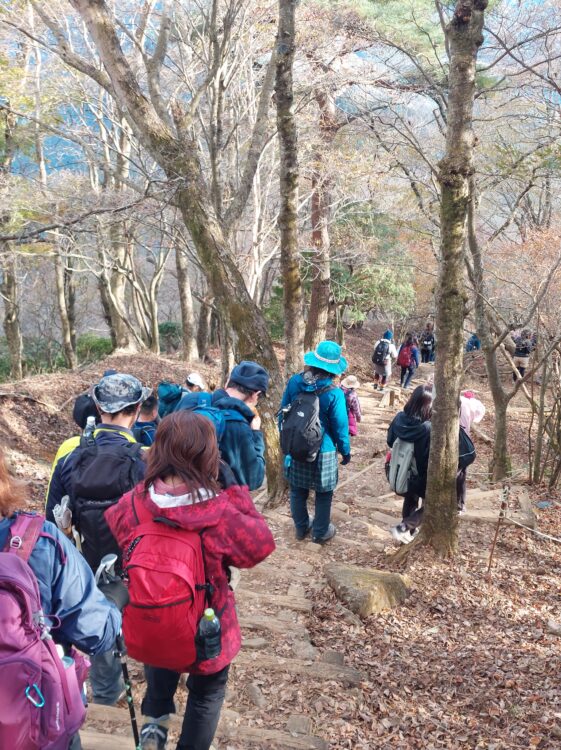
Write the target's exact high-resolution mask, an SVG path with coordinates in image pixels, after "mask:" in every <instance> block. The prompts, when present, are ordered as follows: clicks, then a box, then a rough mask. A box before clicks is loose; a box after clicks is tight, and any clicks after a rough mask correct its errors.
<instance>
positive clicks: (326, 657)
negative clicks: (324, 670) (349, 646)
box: [321, 651, 345, 667]
mask: <svg viewBox="0 0 561 750" xmlns="http://www.w3.org/2000/svg"><path fill="white" fill-rule="evenodd" d="M321 661H323V662H325V663H326V664H337V665H339V666H341V667H342V666H343V665H344V664H345V654H342V653H341V652H340V651H324V652H323V654H322V655H321Z"/></svg>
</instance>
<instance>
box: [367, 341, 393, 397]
mask: <svg viewBox="0 0 561 750" xmlns="http://www.w3.org/2000/svg"><path fill="white" fill-rule="evenodd" d="M392 339H393V333H392V332H391V331H390V330H387V331H386V332H385V333H384V335H383V336H382V338H381V339H379V340H378V341H377V342H376V343H375V344H374V352H373V353H372V363H373V365H374V390H378V387H379V388H380V390H381V391H383V390H384V387H385V385H386V383H387V380H388V378H389V377H390V376H391V374H392V357H393V359H396V358H397V351H396V348H395V345H394V343H393V341H392Z"/></svg>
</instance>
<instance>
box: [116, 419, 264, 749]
mask: <svg viewBox="0 0 561 750" xmlns="http://www.w3.org/2000/svg"><path fill="white" fill-rule="evenodd" d="M218 462H219V453H218V446H217V443H216V434H215V431H214V428H213V426H212V424H211V423H210V422H209V420H207V419H205V418H203V417H202V416H200V415H198V414H194V413H192V412H190V411H188V410H183V411H179V412H174V413H173V414H171V415H169V416H167V417H165V418H164V419H163V420H162V422H161V424H160V425H159V427H158V431H157V433H156V439H155V441H154V445H153V446H152V448H151V449H150V451H149V452H148V456H147V468H146V477H145V480H144V482H142V483H141V484H139V485H138V486H137V487H135V489H134V490H133V491H132V492H129V493H127V494H126V495H125V496H124V497H123V498H122V499H121V500H120V502H119V503H118V504H117V505H116V506H113V507H112V508H110V509H109V510H108V511H107V512H106V516H105V517H106V520H107V522H108V523H109V526H110V528H111V530H112V532H113V534H114V535H115V538H116V539H117V540H118V542H119V544H120V545H121V547H122V549H123V555H124V565H125V570H126V569H127V564H129V565H130V569H129V594H130V597H131V605H130V606H128V607H126V608H125V611H124V621H123V632H124V635H125V639H126V641H127V644H128V648H129V651H130V653H131V656H133V657H134V658H135V659H138V660H140V661H144V662H146V663H147V665H146V666H145V668H144V671H145V675H146V683H147V685H146V693H145V696H144V700H143V701H142V713H143V715H144V717H145V719H144V722H145V723H144V726H143V727H142V730H141V741H140V747H141V748H142V750H164V748H165V746H166V741H167V735H168V729H169V715H170V714H172V713H175V710H176V709H175V704H174V696H175V693H176V690H177V686H178V684H179V679H180V674H181V673H182V672H188V673H189V677H188V679H187V690H188V694H189V695H188V699H187V707H186V709H185V716H184V719H183V727H182V730H181V735H180V737H179V742H178V744H177V748H178V750H208V748H210V746H211V743H212V740H213V737H214V734H215V732H216V727H217V725H218V720H219V717H220V710H221V707H222V703H223V701H224V696H225V692H226V683H227V680H228V671H229V668H230V664H231V662H232V660H233V659H234V657H235V656H236V654H237V653H238V651H239V650H240V646H241V633H240V626H239V624H238V619H237V614H236V602H235V599H234V593H233V591H232V590H231V589H230V588H229V586H228V578H227V574H226V570H227V567H228V566H230V565H234V566H236V567H238V568H251V567H253V566H254V565H257V563H259V562H261V560H264V559H265V558H266V557H267V556H268V555H270V554H271V552H273V550H274V549H275V543H274V540H273V536H272V534H271V532H270V530H269V528H268V526H267V523H266V521H265V519H264V518H263V516H261V514H260V513H258V512H257V510H256V509H255V507H254V505H253V501H252V499H251V496H250V494H249V492H248V491H247V488H245V487H239V486H232V487H229V488H228V489H226V490H224V491H221V490H220V489H219V487H218V483H217V478H218ZM156 519H157V520H158V521H159V522H158V523H152V521H153V520H156ZM133 539H134V540H135V542H136V544H135V545H134V546H133V545H131V540H133ZM127 550H128V551H127ZM168 555H169V557H168ZM187 581H190V582H191V585H193V588H194V589H195V594H194V596H193V595H192V591H191V589H190V588H189V587H188V584H187ZM197 586H200V588H197ZM135 603H136V604H137V605H138V606H137V607H134V604H135ZM166 604H167V605H168V607H167V608H166ZM171 605H175V606H171ZM205 607H210V608H212V610H211V612H212V611H213V612H214V615H215V616H217V617H218V619H219V628H218V627H217V628H216V629H215V630H216V631H217V635H214V636H213V637H212V642H208V643H206V644H205V642H204V641H202V642H201V641H199V642H198V643H197V642H196V641H195V634H196V633H200V627H201V620H202V618H203V611H204V610H205ZM178 618H181V619H180V620H179V619H178ZM178 622H180V624H179V625H178ZM211 649H212V650H211ZM148 664H150V665H151V666H148Z"/></svg>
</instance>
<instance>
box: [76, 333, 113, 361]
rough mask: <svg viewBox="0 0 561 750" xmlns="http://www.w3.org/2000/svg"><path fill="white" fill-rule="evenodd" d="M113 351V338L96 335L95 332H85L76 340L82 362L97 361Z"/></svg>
mask: <svg viewBox="0 0 561 750" xmlns="http://www.w3.org/2000/svg"><path fill="white" fill-rule="evenodd" d="M112 351H113V343H112V342H111V339H108V338H106V337H105V336H96V335H95V333H84V334H83V335H82V336H79V337H78V341H77V342H76V353H77V355H78V360H79V361H80V362H95V361H97V360H98V359H103V358H104V357H107V356H108V355H109V354H111V352H112Z"/></svg>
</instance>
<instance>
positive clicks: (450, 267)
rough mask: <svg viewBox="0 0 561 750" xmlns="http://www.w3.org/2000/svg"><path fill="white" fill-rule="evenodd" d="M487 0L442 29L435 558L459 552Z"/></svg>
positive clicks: (430, 533) (458, 10)
mask: <svg viewBox="0 0 561 750" xmlns="http://www.w3.org/2000/svg"><path fill="white" fill-rule="evenodd" d="M486 5H487V2H486V0H458V2H457V4H456V7H455V9H454V14H453V16H452V19H451V21H450V23H449V24H448V26H447V28H446V36H447V42H448V50H449V58H450V59H449V63H450V71H449V94H448V113H447V115H448V116H447V132H446V150H445V155H444V158H443V159H442V161H441V162H440V164H439V174H438V179H439V183H440V192H441V208H440V227H441V238H440V254H441V259H440V269H439V283H438V292H437V305H436V329H437V331H438V357H437V360H436V367H435V388H436V398H435V402H434V405H433V416H432V436H431V449H430V457H429V469H428V484H427V493H426V494H427V497H426V508H425V516H424V521H423V538H424V540H425V542H428V543H429V544H430V545H431V546H432V547H433V548H434V549H435V550H436V552H437V553H438V554H439V555H442V556H444V557H448V556H451V555H453V554H455V552H456V549H457V523H458V521H457V496H456V474H457V469H458V434H459V393H460V386H461V377H462V361H463V322H464V315H465V302H466V297H465V279H464V273H465V268H464V266H465V238H466V217H467V212H468V205H469V195H470V191H469V178H470V175H471V174H472V173H473V149H474V133H473V127H472V118H473V100H474V94H475V72H476V60H477V54H478V51H479V48H480V46H481V44H482V42H483V34H482V30H483V19H484V11H485V8H486Z"/></svg>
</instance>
